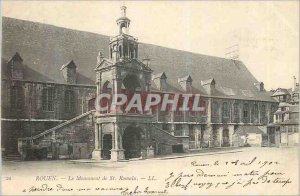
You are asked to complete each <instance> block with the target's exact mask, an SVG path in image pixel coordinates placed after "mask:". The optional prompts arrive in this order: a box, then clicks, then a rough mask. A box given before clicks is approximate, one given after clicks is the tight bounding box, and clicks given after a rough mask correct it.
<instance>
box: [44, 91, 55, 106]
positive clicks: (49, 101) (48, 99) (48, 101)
mask: <svg viewBox="0 0 300 196" xmlns="http://www.w3.org/2000/svg"><path fill="white" fill-rule="evenodd" d="M42 103H43V106H42V107H43V110H45V111H53V110H54V88H46V89H43V91H42Z"/></svg>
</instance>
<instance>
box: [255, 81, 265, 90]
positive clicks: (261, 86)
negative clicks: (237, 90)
mask: <svg viewBox="0 0 300 196" xmlns="http://www.w3.org/2000/svg"><path fill="white" fill-rule="evenodd" d="M254 86H255V87H256V88H257V89H258V90H259V91H265V87H264V86H265V85H264V83H263V82H257V83H254Z"/></svg>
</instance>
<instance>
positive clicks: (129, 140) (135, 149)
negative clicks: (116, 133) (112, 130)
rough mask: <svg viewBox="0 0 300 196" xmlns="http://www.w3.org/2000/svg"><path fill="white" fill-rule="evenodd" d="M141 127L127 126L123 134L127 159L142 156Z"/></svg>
mask: <svg viewBox="0 0 300 196" xmlns="http://www.w3.org/2000/svg"><path fill="white" fill-rule="evenodd" d="M141 131H142V130H141V129H139V128H136V127H127V128H126V129H125V131H124V134H123V148H124V150H125V152H124V154H125V159H132V158H138V157H140V156H141Z"/></svg>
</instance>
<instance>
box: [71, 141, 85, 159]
mask: <svg viewBox="0 0 300 196" xmlns="http://www.w3.org/2000/svg"><path fill="white" fill-rule="evenodd" d="M73 157H74V159H87V158H88V153H87V143H74V144H73Z"/></svg>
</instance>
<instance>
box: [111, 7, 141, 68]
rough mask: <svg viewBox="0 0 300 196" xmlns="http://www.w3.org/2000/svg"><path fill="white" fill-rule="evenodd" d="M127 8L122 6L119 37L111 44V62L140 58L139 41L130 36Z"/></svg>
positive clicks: (118, 23)
mask: <svg viewBox="0 0 300 196" xmlns="http://www.w3.org/2000/svg"><path fill="white" fill-rule="evenodd" d="M126 9H127V8H126V6H121V17H120V18H118V19H117V21H116V22H117V25H118V28H119V35H117V36H115V37H112V38H111V39H110V43H109V54H110V60H111V61H112V62H113V63H117V62H120V61H123V60H130V59H137V58H138V39H137V38H135V37H133V36H131V35H129V25H130V19H129V18H128V17H127V16H126Z"/></svg>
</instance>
